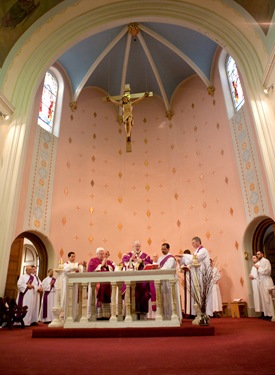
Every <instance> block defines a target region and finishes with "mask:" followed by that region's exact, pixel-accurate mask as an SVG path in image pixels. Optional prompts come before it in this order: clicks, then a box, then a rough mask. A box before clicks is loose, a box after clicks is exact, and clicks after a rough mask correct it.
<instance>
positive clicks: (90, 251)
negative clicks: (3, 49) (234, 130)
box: [17, 77, 247, 301]
mask: <svg viewBox="0 0 275 375" xmlns="http://www.w3.org/2000/svg"><path fill="white" fill-rule="evenodd" d="M104 95H105V94H104V93H103V92H102V91H100V90H98V89H96V88H87V89H85V90H84V91H83V92H82V93H81V95H80V97H79V98H78V101H77V104H78V106H77V109H76V110H75V111H73V112H72V111H71V110H70V107H69V105H68V103H69V89H68V87H67V86H66V87H65V97H64V105H63V112H62V119H61V126H60V135H59V138H58V141H57V142H58V145H57V155H56V163H55V177H54V189H53V201H52V207H51V217H50V233H49V239H50V241H51V243H52V244H53V247H54V249H55V251H56V252H57V253H58V254H59V253H60V251H61V252H64V254H65V255H64V256H63V258H64V259H66V255H67V253H68V252H69V251H75V252H76V254H77V259H78V260H82V259H85V260H87V261H88V260H89V259H90V258H91V257H92V256H95V249H96V248H97V247H98V246H103V247H105V248H106V249H109V250H110V252H111V258H112V259H113V260H114V261H115V262H118V261H119V259H120V257H121V255H122V253H124V252H126V251H130V249H131V246H132V243H133V241H134V240H137V239H138V240H140V241H141V243H142V248H143V250H144V251H145V252H147V253H149V254H151V255H152V254H153V253H155V252H158V254H160V246H161V243H162V242H164V241H167V242H169V243H170V245H171V252H172V253H173V254H177V253H180V252H182V251H183V250H185V249H186V248H189V249H191V239H192V237H193V236H195V235H197V236H199V237H201V238H202V242H203V244H204V245H205V247H206V248H207V249H208V250H209V251H210V254H211V257H212V258H214V259H216V264H217V266H218V268H219V269H220V271H221V275H222V279H221V282H220V287H221V291H222V296H223V300H224V301H230V300H232V299H233V298H236V297H241V298H246V297H247V291H246V288H245V281H244V278H245V277H244V265H243V255H242V254H243V250H242V249H241V244H242V237H243V233H244V230H245V228H246V219H245V212H244V208H243V201H242V194H241V186H240V181H239V176H238V171H237V167H236V159H235V155H234V150H233V146H232V138H231V133H230V129H229V122H228V119H227V115H226V111H225V106H224V99H223V96H222V92H221V88H220V87H219V85H218V84H217V85H216V92H215V96H214V97H212V96H210V95H208V93H207V89H206V87H205V86H204V85H203V83H202V82H201V81H200V79H199V78H198V77H193V78H192V79H190V80H188V81H187V82H184V83H183V84H182V85H181V86H180V87H179V88H178V89H177V91H176V93H175V94H174V98H173V103H172V109H173V112H174V116H173V117H172V119H171V121H169V120H168V119H167V117H166V115H165V108H164V105H163V103H162V101H161V100H160V98H158V97H157V96H153V97H150V98H146V99H144V100H143V101H142V102H140V103H138V104H137V105H136V106H135V107H134V112H133V113H134V118H135V124H134V128H133V131H132V152H131V153H126V150H125V132H124V128H123V126H122V125H119V123H118V121H117V119H118V112H117V108H116V107H115V106H114V105H113V104H112V103H109V102H106V101H104V100H103V97H104ZM39 96H40V93H39V94H38V96H37V100H36V102H37V105H36V109H37V108H38V105H39ZM35 119H36V113H35V114H34V120H33V121H34V123H35V121H36V120H35ZM34 129H35V126H34V127H33V129H32V134H31V136H30V143H31V142H33V141H34V135H33V134H34V132H35V130H34ZM31 150H32V146H31V147H29V152H28V155H27V162H26V173H25V175H26V177H27V176H28V171H29V169H30V165H31V158H32V157H31ZM25 190H26V189H25V188H23V190H22V199H21V201H22V203H21V205H20V210H19V215H18V225H17V228H18V229H17V230H18V232H20V231H22V230H23V216H24V210H25V208H26V207H24V202H25V199H24V196H25V194H26V191H25ZM21 226H22V227H21ZM24 229H26V228H24Z"/></svg>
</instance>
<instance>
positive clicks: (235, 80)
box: [226, 56, 244, 111]
mask: <svg viewBox="0 0 275 375" xmlns="http://www.w3.org/2000/svg"><path fill="white" fill-rule="evenodd" d="M226 73H227V77H228V82H229V86H230V91H231V96H232V100H233V104H234V107H235V110H236V111H238V110H239V109H240V108H241V107H242V105H243V104H244V94H243V89H242V85H241V81H240V76H239V72H238V69H237V65H236V62H235V60H234V59H233V58H232V57H231V56H228V58H227V60H226Z"/></svg>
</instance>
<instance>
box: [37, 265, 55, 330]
mask: <svg viewBox="0 0 275 375" xmlns="http://www.w3.org/2000/svg"><path fill="white" fill-rule="evenodd" d="M55 282H56V279H55V277H53V270H52V269H49V271H48V276H47V277H45V279H44V280H43V281H42V288H43V296H42V303H41V309H40V321H41V322H44V323H50V322H52V321H53V319H54V315H53V312H52V309H53V307H54V298H55Z"/></svg>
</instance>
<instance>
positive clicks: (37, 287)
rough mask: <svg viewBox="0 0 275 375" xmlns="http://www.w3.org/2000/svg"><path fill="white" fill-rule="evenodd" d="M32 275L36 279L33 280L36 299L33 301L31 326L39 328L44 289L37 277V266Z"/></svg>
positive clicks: (33, 268)
mask: <svg viewBox="0 0 275 375" xmlns="http://www.w3.org/2000/svg"><path fill="white" fill-rule="evenodd" d="M32 275H33V277H34V279H33V286H34V299H33V308H32V318H31V326H37V325H38V320H39V311H40V303H41V294H42V292H43V289H42V282H41V280H40V279H39V277H38V275H37V268H36V266H35V265H32Z"/></svg>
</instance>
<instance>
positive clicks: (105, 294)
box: [88, 258, 114, 303]
mask: <svg viewBox="0 0 275 375" xmlns="http://www.w3.org/2000/svg"><path fill="white" fill-rule="evenodd" d="M101 263H102V261H101V260H100V259H98V258H92V259H90V262H89V264H88V272H95V271H97V272H109V270H110V268H111V269H112V270H113V271H114V266H113V264H112V262H111V261H109V260H108V261H107V264H106V266H104V267H101ZM97 301H98V302H101V303H111V284H109V283H101V284H100V286H99V289H98V290H97Z"/></svg>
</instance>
